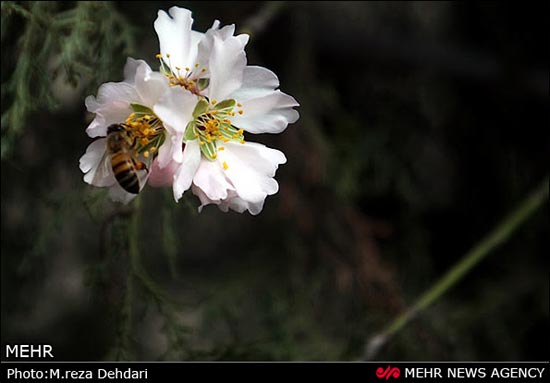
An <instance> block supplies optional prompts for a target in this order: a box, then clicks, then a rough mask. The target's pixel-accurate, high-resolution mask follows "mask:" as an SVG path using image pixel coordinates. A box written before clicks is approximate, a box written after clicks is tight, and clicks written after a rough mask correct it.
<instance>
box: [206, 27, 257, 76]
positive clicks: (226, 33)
mask: <svg viewBox="0 0 550 383" xmlns="http://www.w3.org/2000/svg"><path fill="white" fill-rule="evenodd" d="M234 33H235V25H234V24H231V25H226V26H225V27H223V28H221V29H220V22H219V21H218V20H216V21H214V23H213V24H212V27H210V29H208V30H207V31H206V33H205V34H204V35H203V36H204V38H203V39H202V40H201V41H200V44H199V51H198V55H197V62H198V63H200V66H201V67H206V68H207V67H208V66H209V62H210V55H211V53H212V48H213V46H214V36H216V37H217V38H218V39H220V40H222V41H225V40H227V39H231V38H232V39H236V40H237V41H238V42H239V43H240V44H241V46H242V49H243V50H244V47H245V45H246V44H247V43H248V39H249V36H248V35H247V34H240V35H238V36H233V34H234Z"/></svg>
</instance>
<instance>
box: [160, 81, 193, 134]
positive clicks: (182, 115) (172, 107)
mask: <svg viewBox="0 0 550 383" xmlns="http://www.w3.org/2000/svg"><path fill="white" fill-rule="evenodd" d="M197 102H198V97H197V96H195V95H194V94H192V93H191V92H189V91H187V90H185V89H183V88H181V87H173V88H169V89H168V91H167V92H166V93H165V94H164V95H163V96H162V97H161V98H160V99H159V100H158V102H157V104H156V105H155V106H154V108H153V110H154V112H155V114H156V115H157V116H158V117H159V118H160V119H161V120H162V122H163V123H164V126H165V127H166V129H167V130H168V131H169V132H171V133H172V134H176V132H179V133H183V132H185V128H186V127H187V124H188V123H189V121H191V120H192V119H193V110H194V109H195V106H196V105H197Z"/></svg>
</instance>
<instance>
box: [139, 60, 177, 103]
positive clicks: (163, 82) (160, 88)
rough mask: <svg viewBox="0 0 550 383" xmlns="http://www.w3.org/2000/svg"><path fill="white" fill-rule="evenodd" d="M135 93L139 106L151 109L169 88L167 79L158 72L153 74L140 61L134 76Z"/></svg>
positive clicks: (145, 64) (144, 63) (147, 66)
mask: <svg viewBox="0 0 550 383" xmlns="http://www.w3.org/2000/svg"><path fill="white" fill-rule="evenodd" d="M135 87H136V91H137V93H138V95H139V97H140V99H141V102H140V104H141V105H145V106H148V107H151V106H153V105H155V103H156V102H157V101H158V100H159V98H160V97H161V96H162V95H163V94H164V93H165V92H166V91H167V90H168V89H169V88H170V85H169V82H168V79H167V78H166V77H165V76H164V75H162V74H161V73H159V72H153V71H152V70H151V68H150V67H149V65H147V63H146V62H145V61H142V60H140V62H139V65H138V67H137V69H136V75H135Z"/></svg>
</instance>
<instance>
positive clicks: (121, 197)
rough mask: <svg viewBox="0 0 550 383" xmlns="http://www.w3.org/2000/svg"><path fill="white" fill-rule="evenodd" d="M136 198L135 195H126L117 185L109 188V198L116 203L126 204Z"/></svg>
mask: <svg viewBox="0 0 550 383" xmlns="http://www.w3.org/2000/svg"><path fill="white" fill-rule="evenodd" d="M137 196H138V195H137V194H132V193H128V192H127V191H126V190H124V189H123V188H122V187H121V186H120V185H119V184H118V183H115V184H114V185H113V186H112V187H110V188H109V197H110V198H111V199H112V200H113V201H116V202H122V203H123V204H127V203H129V202H130V201H131V200H133V199H134V198H136V197H137Z"/></svg>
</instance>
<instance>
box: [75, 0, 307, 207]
mask: <svg viewBox="0 0 550 383" xmlns="http://www.w3.org/2000/svg"><path fill="white" fill-rule="evenodd" d="M192 25H193V19H192V17H191V12H190V11H188V10H186V9H183V8H178V7H172V8H171V9H170V10H169V12H168V14H167V13H166V12H164V11H159V13H158V17H157V19H156V20H155V23H154V27H155V31H156V33H157V35H158V38H159V43H160V53H159V54H158V55H157V59H158V60H159V62H160V68H159V71H153V70H152V69H151V68H150V67H149V65H148V64H147V63H146V62H145V61H143V60H134V59H132V58H128V61H127V63H126V66H125V68H124V81H122V82H116V83H106V84H103V85H101V86H100V88H99V90H98V94H97V97H93V96H89V97H88V98H87V99H86V107H87V108H88V110H89V111H90V112H92V113H95V118H94V120H93V121H92V122H91V123H90V125H89V126H88V128H87V129H86V132H87V133H88V135H89V136H90V137H98V139H96V140H95V141H94V142H92V143H91V144H90V145H89V146H88V149H87V150H86V153H85V154H84V155H83V156H82V158H81V159H80V169H81V170H82V172H83V173H85V175H84V181H85V182H87V183H89V184H91V185H94V186H98V187H108V188H109V193H110V196H111V198H112V199H114V200H117V201H121V202H124V203H126V202H128V201H130V200H131V199H132V198H134V197H135V196H136V195H137V194H138V193H139V192H140V191H141V190H142V189H143V187H144V186H145V184H149V185H151V186H155V187H165V186H171V187H172V190H173V194H174V198H175V200H176V201H178V200H179V199H180V198H181V197H182V195H183V193H184V192H185V191H187V190H189V189H191V191H192V192H193V194H195V195H196V196H197V197H198V198H199V199H200V202H201V205H200V207H199V211H200V210H201V209H202V207H203V206H205V205H208V204H215V205H218V207H219V208H220V209H221V210H223V211H228V210H229V209H232V210H235V211H237V212H241V213H242V212H244V211H245V210H248V211H249V212H250V213H251V214H254V215H255V214H258V213H259V212H260V211H261V210H262V208H263V204H264V201H265V198H266V197H267V196H268V195H272V194H275V193H277V191H278V184H277V181H275V179H274V176H275V172H276V170H277V168H278V166H279V165H280V164H284V163H285V162H286V158H285V155H284V154H283V153H282V152H280V151H278V150H275V149H271V148H268V147H266V146H264V145H262V144H258V143H254V142H249V141H248V140H245V132H246V133H252V134H256V133H280V132H282V131H283V130H284V129H286V127H287V125H288V124H289V123H293V122H295V121H296V120H297V119H298V117H299V115H298V112H297V111H296V110H294V107H297V106H298V103H297V102H296V100H295V99H294V98H293V97H291V96H289V95H287V94H285V93H283V92H281V91H280V90H278V87H279V80H278V78H277V76H276V75H275V74H274V73H273V72H271V71H270V70H268V69H265V68H263V67H259V66H250V65H247V59H246V53H245V46H246V44H247V42H248V35H246V34H241V35H237V36H235V26H234V25H228V26H224V27H221V26H220V22H219V21H217V20H216V21H215V22H214V23H213V25H212V27H211V28H210V29H208V30H207V31H206V32H205V33H200V32H196V31H193V30H192Z"/></svg>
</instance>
